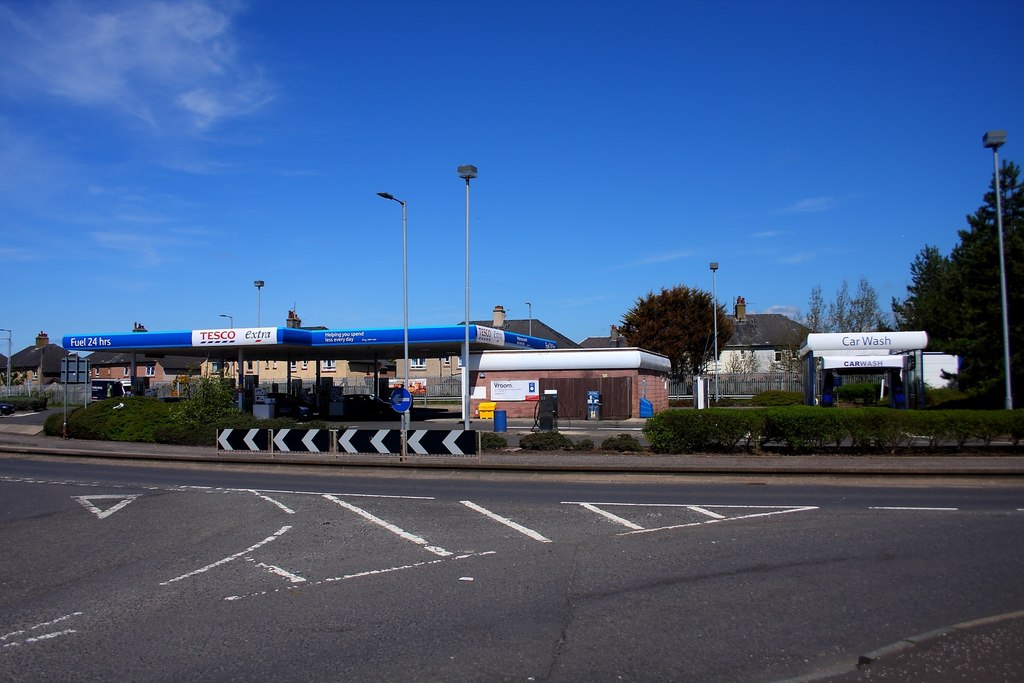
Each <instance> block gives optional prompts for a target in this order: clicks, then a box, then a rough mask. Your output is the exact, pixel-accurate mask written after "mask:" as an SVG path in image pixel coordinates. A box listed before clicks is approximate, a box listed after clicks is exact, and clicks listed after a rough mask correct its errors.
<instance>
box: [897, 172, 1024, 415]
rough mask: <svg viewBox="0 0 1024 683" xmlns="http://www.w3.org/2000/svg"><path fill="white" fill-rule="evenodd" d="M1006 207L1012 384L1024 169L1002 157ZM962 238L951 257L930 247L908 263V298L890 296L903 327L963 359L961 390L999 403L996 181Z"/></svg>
mask: <svg viewBox="0 0 1024 683" xmlns="http://www.w3.org/2000/svg"><path fill="white" fill-rule="evenodd" d="M999 178H1000V180H999V184H1000V190H1001V196H1000V201H1001V203H1002V209H1003V248H1004V252H1005V263H1006V288H1007V302H1008V306H1007V309H1008V317H1009V322H1010V335H1009V336H1010V351H1011V353H1012V357H1011V363H1010V365H1011V368H1012V370H1011V371H1012V372H1013V377H1012V380H1013V384H1014V386H1022V385H1021V382H1024V291H1022V289H1021V287H1022V285H1024V192H1021V184H1020V168H1019V167H1018V166H1017V165H1016V164H1014V163H1012V162H1011V163H1007V162H1004V163H1003V166H1002V168H1001V169H1000V170H999ZM958 235H959V238H960V241H959V243H958V244H957V245H956V246H954V247H953V250H952V252H951V253H950V255H949V257H945V256H943V255H942V254H941V253H940V252H939V250H938V249H937V248H935V247H930V246H926V247H925V248H924V249H923V250H922V251H921V253H919V254H918V255H917V257H916V258H915V259H914V262H913V263H912V264H911V266H910V275H911V284H909V285H908V286H907V297H906V298H905V299H903V301H897V300H895V299H894V300H893V302H892V310H893V314H894V316H895V317H896V321H897V324H898V325H899V328H900V329H918V330H924V331H926V332H927V333H928V340H929V341H928V346H929V348H930V349H937V350H940V351H946V352H949V353H955V354H957V355H959V356H961V358H962V359H963V363H962V366H961V372H960V375H959V376H958V380H959V383H960V386H961V388H963V389H965V390H968V391H971V392H972V393H975V394H982V395H986V396H987V397H988V398H989V399H990V403H991V404H992V405H994V406H995V405H1001V402H1002V401H1001V398H1002V385H1003V382H1004V380H1005V371H1004V367H1003V366H1004V363H1003V335H1002V296H1001V292H1000V283H999V239H998V230H997V222H996V195H995V182H994V181H993V180H990V181H989V191H988V192H987V193H985V196H984V199H983V204H982V205H981V206H980V207H979V208H978V210H977V211H975V212H974V214H973V215H969V216H967V228H966V229H962V230H959V231H958Z"/></svg>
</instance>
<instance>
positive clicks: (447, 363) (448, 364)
mask: <svg viewBox="0 0 1024 683" xmlns="http://www.w3.org/2000/svg"><path fill="white" fill-rule="evenodd" d="M444 366H445V367H446V368H450V367H451V366H452V357H451V356H448V357H447V358H445V359H444Z"/></svg>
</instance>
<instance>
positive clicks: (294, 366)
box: [288, 361, 299, 371]
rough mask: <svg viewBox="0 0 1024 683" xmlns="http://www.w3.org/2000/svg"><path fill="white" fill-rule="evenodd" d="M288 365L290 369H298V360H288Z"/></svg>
mask: <svg viewBox="0 0 1024 683" xmlns="http://www.w3.org/2000/svg"><path fill="white" fill-rule="evenodd" d="M288 367H289V368H290V369H291V370H292V371H295V370H298V369H299V364H298V362H297V361H290V362H289V363H288Z"/></svg>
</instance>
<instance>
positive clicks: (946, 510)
mask: <svg viewBox="0 0 1024 683" xmlns="http://www.w3.org/2000/svg"><path fill="white" fill-rule="evenodd" d="M868 510H919V511H924V512H957V511H958V510H959V508H918V507H895V506H894V507H882V506H879V507H869V508H868Z"/></svg>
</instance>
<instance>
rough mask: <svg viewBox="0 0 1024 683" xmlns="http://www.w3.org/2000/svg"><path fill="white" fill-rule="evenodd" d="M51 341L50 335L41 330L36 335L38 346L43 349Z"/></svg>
mask: <svg viewBox="0 0 1024 683" xmlns="http://www.w3.org/2000/svg"><path fill="white" fill-rule="evenodd" d="M49 343H50V335H48V334H46V333H45V332H40V333H39V334H37V335H36V348H37V349H41V348H43V347H44V346H46V345H48V344H49Z"/></svg>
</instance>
